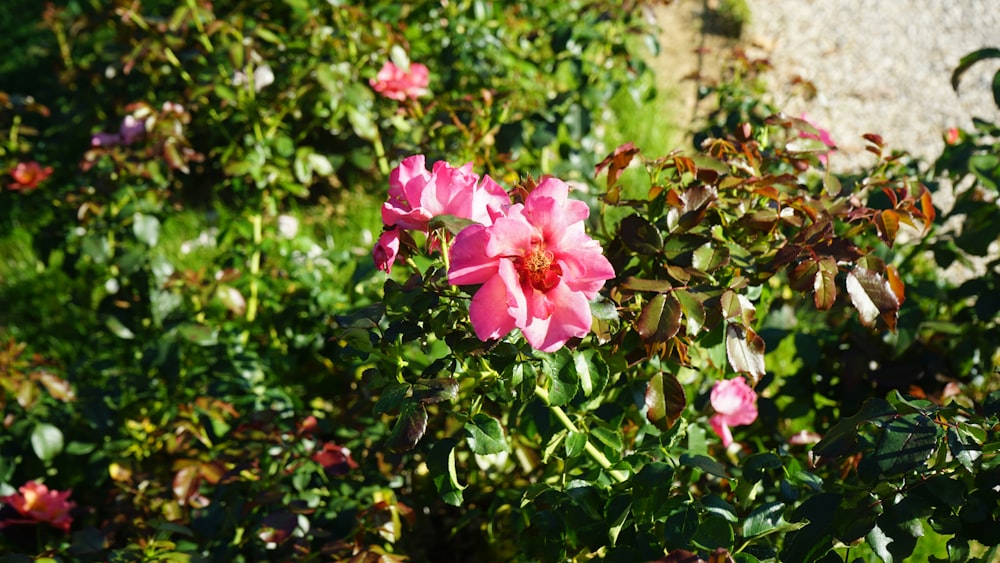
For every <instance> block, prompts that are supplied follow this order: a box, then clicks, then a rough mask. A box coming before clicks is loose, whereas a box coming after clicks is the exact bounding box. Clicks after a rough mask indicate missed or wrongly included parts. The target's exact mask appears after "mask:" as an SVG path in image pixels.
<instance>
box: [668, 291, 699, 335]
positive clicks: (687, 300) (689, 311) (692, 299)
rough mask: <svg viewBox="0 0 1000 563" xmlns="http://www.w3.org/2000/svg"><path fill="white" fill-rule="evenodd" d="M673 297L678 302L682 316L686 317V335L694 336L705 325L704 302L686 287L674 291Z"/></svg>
mask: <svg viewBox="0 0 1000 563" xmlns="http://www.w3.org/2000/svg"><path fill="white" fill-rule="evenodd" d="M674 297H676V298H677V301H678V303H680V305H681V311H682V312H683V313H684V318H685V319H687V324H686V327H687V335H688V336H694V335H696V334H698V333H699V332H700V331H701V329H702V327H704V326H705V304H704V303H703V302H702V301H701V300H700V299H699V298H698V297H696V296H695V295H694V294H693V293H691V292H690V291H688V290H686V289H679V290H677V291H675V292H674Z"/></svg>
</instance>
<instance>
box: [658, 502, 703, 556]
mask: <svg viewBox="0 0 1000 563" xmlns="http://www.w3.org/2000/svg"><path fill="white" fill-rule="evenodd" d="M699 523H700V522H699V520H698V511H697V510H696V509H695V508H694V506H692V504H691V503H690V502H688V503H685V504H684V505H683V506H681V508H680V509H678V510H675V511H674V512H673V513H672V514H671V515H670V516H668V517H667V519H666V520H665V521H664V522H663V541H664V543H665V544H666V545H687V544H688V542H690V541H691V538H692V537H693V536H694V533H695V531H696V530H697V529H698V524H699Z"/></svg>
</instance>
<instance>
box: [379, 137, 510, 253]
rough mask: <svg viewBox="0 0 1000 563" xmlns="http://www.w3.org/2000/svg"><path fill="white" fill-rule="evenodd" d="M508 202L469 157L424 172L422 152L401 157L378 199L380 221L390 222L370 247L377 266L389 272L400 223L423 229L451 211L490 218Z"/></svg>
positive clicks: (402, 226)
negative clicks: (466, 160)
mask: <svg viewBox="0 0 1000 563" xmlns="http://www.w3.org/2000/svg"><path fill="white" fill-rule="evenodd" d="M509 204H510V197H509V196H508V195H507V192H505V191H504V189H503V188H502V187H500V185H499V184H497V183H496V182H494V181H493V179H492V178H490V177H489V176H483V178H482V181H480V179H479V176H478V175H476V174H474V173H473V172H472V163H468V164H466V165H465V166H462V167H461V168H455V167H453V166H451V165H449V164H448V163H447V162H444V161H438V162H435V163H434V166H433V169H432V170H431V171H430V172H428V171H427V168H426V165H425V159H424V155H415V156H411V157H408V158H406V159H404V160H403V161H402V162H401V163H400V164H399V166H397V167H396V168H395V169H394V170H393V171H392V173H391V174H390V175H389V198H388V200H387V201H386V202H385V203H384V204H383V205H382V222H383V223H384V224H385V226H386V227H389V229H387V230H386V231H384V232H383V233H382V235H381V236H380V237H379V240H378V243H376V245H375V249H374V251H373V253H372V255H373V258H374V260H375V265H376V266H377V267H378V269H379V270H382V271H384V272H388V271H389V270H390V269H391V268H392V264H393V262H394V261H395V260H396V255H397V254H398V253H399V247H400V241H399V232H398V229H408V230H413V231H421V232H424V233H426V232H427V230H428V223H429V222H430V220H431V219H432V218H434V217H436V216H438V215H454V216H455V217H461V218H463V219H471V220H473V221H476V222H477V223H484V224H488V223H491V222H492V217H493V216H494V215H497V214H499V213H500V212H501V209H502V207H503V206H505V205H509Z"/></svg>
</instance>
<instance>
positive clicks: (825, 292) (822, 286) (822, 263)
mask: <svg viewBox="0 0 1000 563" xmlns="http://www.w3.org/2000/svg"><path fill="white" fill-rule="evenodd" d="M817 265H818V268H817V272H816V277H815V282H814V287H813V301H814V302H815V303H816V308H817V309H819V310H821V311H826V310H828V309H830V308H831V307H833V304H834V303H836V302H837V284H836V283H835V281H836V276H837V262H836V261H835V260H834V259H833V258H831V257H829V256H824V257H823V258H822V259H821V260H819V262H817Z"/></svg>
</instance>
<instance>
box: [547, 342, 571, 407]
mask: <svg viewBox="0 0 1000 563" xmlns="http://www.w3.org/2000/svg"><path fill="white" fill-rule="evenodd" d="M542 372H543V373H545V375H547V376H548V377H549V396H548V403H549V404H550V405H552V406H555V407H559V406H562V405H565V404H566V403H568V402H570V401H572V400H573V397H575V396H576V392H577V390H578V388H579V386H578V379H577V377H576V373H575V371H574V369H573V363H572V362H570V352H569V351H567V350H566V349H565V348H563V349H561V350H559V351H558V352H555V353H553V354H546V355H545V356H542Z"/></svg>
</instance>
